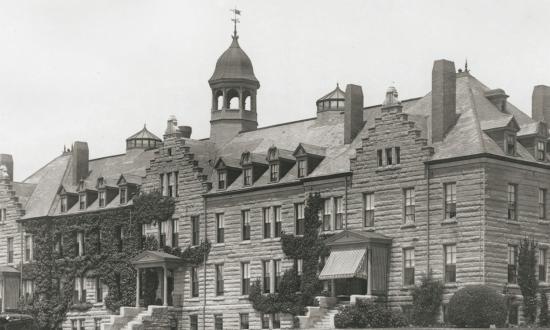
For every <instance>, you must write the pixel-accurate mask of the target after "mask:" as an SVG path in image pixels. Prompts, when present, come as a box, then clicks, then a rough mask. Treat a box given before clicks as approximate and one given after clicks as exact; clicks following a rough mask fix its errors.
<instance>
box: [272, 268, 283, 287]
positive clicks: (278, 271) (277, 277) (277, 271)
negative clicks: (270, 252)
mask: <svg viewBox="0 0 550 330" xmlns="http://www.w3.org/2000/svg"><path fill="white" fill-rule="evenodd" d="M273 270H274V272H275V274H274V275H275V281H274V282H275V292H279V284H280V283H281V276H282V272H281V260H273Z"/></svg>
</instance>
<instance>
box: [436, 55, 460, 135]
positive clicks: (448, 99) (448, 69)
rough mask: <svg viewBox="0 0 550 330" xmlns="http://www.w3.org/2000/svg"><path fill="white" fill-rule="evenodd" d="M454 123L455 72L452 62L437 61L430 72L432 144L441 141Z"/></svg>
mask: <svg viewBox="0 0 550 330" xmlns="http://www.w3.org/2000/svg"><path fill="white" fill-rule="evenodd" d="M455 121H456V70H455V64H454V62H451V61H448V60H437V61H435V62H434V66H433V70H432V113H431V124H432V143H433V142H440V141H443V138H444V137H445V134H446V133H447V131H448V130H449V128H450V127H451V126H453V125H454V123H455Z"/></svg>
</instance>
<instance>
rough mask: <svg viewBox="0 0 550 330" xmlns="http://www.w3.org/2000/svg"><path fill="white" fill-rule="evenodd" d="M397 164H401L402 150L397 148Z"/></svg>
mask: <svg viewBox="0 0 550 330" xmlns="http://www.w3.org/2000/svg"><path fill="white" fill-rule="evenodd" d="M395 163H396V164H401V148H399V147H395Z"/></svg>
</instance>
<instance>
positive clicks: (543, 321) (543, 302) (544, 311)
mask: <svg viewBox="0 0 550 330" xmlns="http://www.w3.org/2000/svg"><path fill="white" fill-rule="evenodd" d="M539 325H540V326H548V325H550V319H549V318H548V297H547V296H546V292H544V291H541V292H540V314H539Z"/></svg>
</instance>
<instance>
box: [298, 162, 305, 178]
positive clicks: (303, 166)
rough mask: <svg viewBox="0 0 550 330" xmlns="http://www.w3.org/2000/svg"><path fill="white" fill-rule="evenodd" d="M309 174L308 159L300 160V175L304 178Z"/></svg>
mask: <svg viewBox="0 0 550 330" xmlns="http://www.w3.org/2000/svg"><path fill="white" fill-rule="evenodd" d="M306 175H307V160H305V159H300V160H298V177H299V178H303V177H304V176H306Z"/></svg>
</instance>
